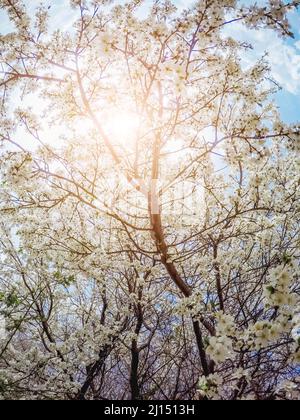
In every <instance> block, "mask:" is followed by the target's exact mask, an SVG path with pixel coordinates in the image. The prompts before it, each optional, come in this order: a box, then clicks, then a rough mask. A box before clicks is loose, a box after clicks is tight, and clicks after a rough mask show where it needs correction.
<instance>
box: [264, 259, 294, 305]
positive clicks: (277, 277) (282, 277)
mask: <svg viewBox="0 0 300 420" xmlns="http://www.w3.org/2000/svg"><path fill="white" fill-rule="evenodd" d="M292 280H293V274H292V272H291V267H288V266H279V267H277V268H275V269H273V270H272V271H271V273H270V275H269V282H268V285H267V286H265V292H264V295H265V299H266V303H267V305H269V306H274V307H277V306H278V307H282V306H284V305H288V306H294V305H295V304H296V295H295V294H293V293H291V291H290V286H291V283H292Z"/></svg>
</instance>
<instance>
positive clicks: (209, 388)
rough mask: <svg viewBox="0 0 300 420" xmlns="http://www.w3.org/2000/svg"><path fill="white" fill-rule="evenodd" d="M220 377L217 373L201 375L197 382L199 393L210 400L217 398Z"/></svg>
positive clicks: (220, 381) (220, 383) (220, 384)
mask: <svg viewBox="0 0 300 420" xmlns="http://www.w3.org/2000/svg"><path fill="white" fill-rule="evenodd" d="M222 382H223V381H222V377H221V376H220V375H218V374H213V375H209V376H208V377H205V376H202V377H201V378H200V380H199V383H198V389H199V395H200V396H201V397H206V398H209V399H211V400H214V399H218V397H219V395H220V393H219V388H220V387H221V386H222Z"/></svg>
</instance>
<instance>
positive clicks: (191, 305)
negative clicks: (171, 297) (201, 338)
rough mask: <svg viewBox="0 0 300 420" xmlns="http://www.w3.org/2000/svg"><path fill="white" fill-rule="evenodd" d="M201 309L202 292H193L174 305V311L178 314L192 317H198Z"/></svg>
mask: <svg viewBox="0 0 300 420" xmlns="http://www.w3.org/2000/svg"><path fill="white" fill-rule="evenodd" d="M202 310H203V296H202V293H200V292H198V293H194V294H193V295H192V296H191V297H188V298H184V299H181V300H180V301H179V303H178V304H177V305H176V308H175V313H176V314H177V315H180V316H186V315H191V316H192V317H199V315H200V314H201V311H202Z"/></svg>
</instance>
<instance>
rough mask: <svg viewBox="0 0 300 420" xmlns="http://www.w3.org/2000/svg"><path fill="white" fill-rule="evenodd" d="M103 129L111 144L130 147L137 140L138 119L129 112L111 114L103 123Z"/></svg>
mask: <svg viewBox="0 0 300 420" xmlns="http://www.w3.org/2000/svg"><path fill="white" fill-rule="evenodd" d="M103 128H104V130H105V132H106V133H107V134H108V136H109V137H110V138H111V140H112V142H113V143H116V144H121V145H122V146H131V145H133V144H134V143H135V142H136V140H137V136H138V132H139V129H140V118H139V116H138V115H137V114H135V113H133V112H130V111H121V112H120V111H119V112H118V111H115V112H111V113H109V114H108V115H107V116H106V118H105V121H103Z"/></svg>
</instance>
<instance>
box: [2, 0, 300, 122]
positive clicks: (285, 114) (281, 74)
mask: <svg viewBox="0 0 300 420" xmlns="http://www.w3.org/2000/svg"><path fill="white" fill-rule="evenodd" d="M149 1H150V0H149ZM122 2H123V1H122V0H120V3H122ZM176 2H177V4H178V5H179V6H180V7H187V6H188V5H189V4H192V3H194V0H176ZM245 2H247V3H250V2H252V3H253V1H252V0H244V1H243V3H245ZM261 2H263V0H261ZM39 3H40V0H31V1H30V7H35V6H37V5H38V4H39ZM257 3H260V1H257ZM49 4H51V6H52V13H53V15H54V16H55V25H56V27H57V26H58V27H59V28H61V29H63V28H66V29H67V28H68V27H69V26H70V25H71V23H72V19H70V9H69V8H68V7H66V0H51V1H50V0H49ZM289 18H290V21H291V22H292V26H293V30H294V33H295V39H288V40H282V39H280V38H279V37H277V36H276V35H275V34H274V32H273V31H266V30H261V31H253V30H249V29H247V28H245V27H243V26H242V25H236V24H235V25H232V26H231V28H230V30H229V33H230V34H231V35H232V36H234V37H235V38H239V39H241V40H243V41H247V42H250V43H251V44H252V45H253V46H254V50H253V51H252V52H250V53H249V54H248V56H245V57H244V58H245V60H246V61H248V62H249V63H250V62H253V61H254V60H257V59H259V57H261V56H262V55H263V54H264V53H265V51H268V53H269V60H270V63H271V66H272V75H273V78H274V79H275V80H276V81H278V82H279V83H280V84H281V86H282V87H283V90H282V91H281V92H280V93H279V94H278V95H276V101H277V103H278V105H279V106H280V110H281V114H282V118H283V119H284V121H285V122H287V123H296V122H297V121H300V11H299V12H294V13H291V14H290V16H289ZM8 23H9V22H8V19H7V16H6V15H5V14H4V13H3V12H1V11H0V33H5V32H7V31H9V24H8Z"/></svg>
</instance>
